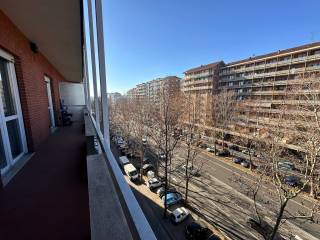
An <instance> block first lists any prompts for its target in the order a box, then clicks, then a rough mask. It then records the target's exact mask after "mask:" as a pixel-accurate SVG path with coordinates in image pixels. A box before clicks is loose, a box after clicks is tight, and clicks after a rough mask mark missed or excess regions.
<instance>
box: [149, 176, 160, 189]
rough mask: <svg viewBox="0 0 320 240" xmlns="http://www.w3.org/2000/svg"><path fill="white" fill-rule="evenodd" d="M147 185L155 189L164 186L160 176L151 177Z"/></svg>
mask: <svg viewBox="0 0 320 240" xmlns="http://www.w3.org/2000/svg"><path fill="white" fill-rule="evenodd" d="M147 186H148V188H149V189H150V190H153V189H156V188H158V187H161V186H162V182H160V181H159V179H158V178H155V177H154V178H151V179H149V180H148V182H147Z"/></svg>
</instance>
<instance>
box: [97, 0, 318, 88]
mask: <svg viewBox="0 0 320 240" xmlns="http://www.w3.org/2000/svg"><path fill="white" fill-rule="evenodd" d="M103 4H104V5H103V10H104V29H105V30H104V37H105V50H106V64H107V88H108V92H115V91H117V92H120V93H124V92H125V91H127V90H128V89H130V88H132V87H134V86H135V85H136V84H138V83H142V82H146V81H149V80H152V79H154V78H157V77H164V76H168V75H176V76H179V77H183V72H184V71H185V70H187V69H189V68H193V67H197V66H199V65H202V64H208V63H211V62H215V61H219V60H223V61H224V62H225V63H228V62H231V61H234V60H240V59H243V58H248V57H251V56H253V55H255V56H257V55H260V54H264V53H269V52H272V51H277V50H282V49H286V48H290V47H295V46H299V45H302V44H307V43H310V42H316V41H320V12H319V9H320V1H319V0H277V1H276V0H265V1H263V0H241V1H240V0H220V1H218V0H104V2H103Z"/></svg>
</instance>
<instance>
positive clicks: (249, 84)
mask: <svg viewBox="0 0 320 240" xmlns="http://www.w3.org/2000/svg"><path fill="white" fill-rule="evenodd" d="M316 73H320V42H316V43H312V44H307V45H303V46H299V47H295V48H290V49H286V50H279V51H276V52H272V53H269V54H265V55H261V56H256V57H252V58H249V59H244V60H239V61H236V62H232V63H228V64H226V65H225V66H222V67H221V68H220V69H219V83H218V91H221V90H222V89H228V90H232V91H234V92H235V94H236V98H237V99H238V100H245V101H244V102H245V104H243V105H242V110H243V111H242V113H239V115H238V117H237V118H238V120H239V127H240V129H241V130H244V129H245V131H246V132H252V131H256V130H258V131H260V130H261V131H263V130H265V129H266V128H268V126H269V124H272V123H273V122H274V121H273V119H274V118H275V117H277V115H278V114H279V112H280V109H279V108H280V105H282V104H283V100H284V99H288V97H289V96H288V89H290V88H291V87H294V86H295V87H296V86H298V85H301V84H302V83H303V81H304V80H305V79H304V77H305V76H308V77H309V78H310V76H312V74H316ZM243 113H246V114H243ZM243 126H246V128H243ZM238 130H239V128H238ZM288 141H289V142H288V143H290V140H288Z"/></svg>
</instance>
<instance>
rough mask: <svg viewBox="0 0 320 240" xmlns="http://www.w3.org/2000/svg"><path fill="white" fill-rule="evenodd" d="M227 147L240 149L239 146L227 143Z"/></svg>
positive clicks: (235, 149)
mask: <svg viewBox="0 0 320 240" xmlns="http://www.w3.org/2000/svg"><path fill="white" fill-rule="evenodd" d="M228 147H229V149H231V150H234V151H240V148H239V146H237V145H234V144H229V146H228Z"/></svg>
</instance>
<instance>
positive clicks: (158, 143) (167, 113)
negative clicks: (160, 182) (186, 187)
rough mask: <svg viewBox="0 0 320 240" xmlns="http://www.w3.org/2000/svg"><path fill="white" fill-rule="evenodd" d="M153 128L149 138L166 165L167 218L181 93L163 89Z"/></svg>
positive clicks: (165, 211)
mask: <svg viewBox="0 0 320 240" xmlns="http://www.w3.org/2000/svg"><path fill="white" fill-rule="evenodd" d="M152 110H153V111H152V119H151V121H152V122H153V126H152V128H149V134H148V136H149V137H150V139H151V140H152V141H153V142H154V143H155V147H156V149H157V151H158V153H159V155H161V157H160V158H159V161H161V162H162V163H163V165H164V189H165V191H164V192H165V194H164V198H165V201H164V213H163V215H164V217H166V216H167V209H168V206H167V190H168V182H169V181H168V180H169V178H168V176H169V174H170V167H171V164H172V159H173V156H174V150H175V148H176V147H177V144H178V142H179V138H177V137H176V134H175V132H176V130H177V128H178V127H179V118H180V116H181V112H182V109H181V97H180V94H179V93H176V94H173V93H171V92H169V91H166V89H165V88H163V89H161V91H160V94H159V103H158V104H157V105H155V106H153V109H152Z"/></svg>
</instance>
